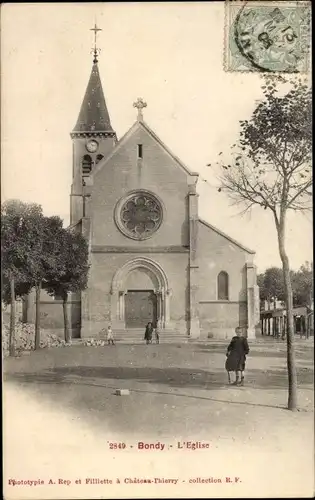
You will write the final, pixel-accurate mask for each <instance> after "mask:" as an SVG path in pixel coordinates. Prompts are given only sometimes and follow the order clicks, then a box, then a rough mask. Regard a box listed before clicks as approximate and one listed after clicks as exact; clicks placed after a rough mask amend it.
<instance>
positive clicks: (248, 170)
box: [219, 76, 312, 410]
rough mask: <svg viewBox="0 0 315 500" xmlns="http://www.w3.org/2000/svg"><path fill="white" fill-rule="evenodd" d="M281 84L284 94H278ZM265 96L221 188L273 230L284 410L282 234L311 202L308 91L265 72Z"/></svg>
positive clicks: (290, 330)
mask: <svg viewBox="0 0 315 500" xmlns="http://www.w3.org/2000/svg"><path fill="white" fill-rule="evenodd" d="M281 84H284V87H282V89H283V90H284V93H282V94H280V90H281ZM262 89H263V93H264V98H263V100H262V101H261V102H260V103H259V104H258V105H257V106H256V109H255V110H254V112H253V115H252V116H251V118H250V119H249V120H245V121H242V122H241V133H240V141H239V144H238V145H235V148H236V149H235V150H234V152H233V160H232V161H231V162H230V163H222V162H221V168H222V174H221V177H220V180H221V186H220V189H219V190H220V191H222V190H223V191H225V192H226V193H227V194H228V195H229V196H230V197H231V199H232V200H234V202H235V203H242V204H243V206H244V207H245V209H244V211H246V210H249V209H250V208H251V207H253V206H259V207H261V208H262V209H264V210H269V211H270V213H271V215H272V217H273V220H274V223H275V228H276V231H277V236H278V247H279V254H280V258H281V262H282V269H283V278H284V290H285V303H286V310H287V366H288V382H289V397H288V408H289V409H290V410H295V409H296V408H297V376H296V366H295V351H294V322H293V294H292V285H291V276H290V264H289V258H288V255H287V251H286V245H285V240H286V238H285V236H286V229H287V214H288V211H290V210H294V211H305V210H309V209H310V206H311V188H312V178H311V177H312V171H311V135H312V132H311V90H310V89H309V87H308V86H307V84H306V83H304V82H303V81H302V80H301V79H300V78H297V79H291V80H285V79H284V78H282V77H277V76H268V78H266V79H265V84H264V85H263V87H262Z"/></svg>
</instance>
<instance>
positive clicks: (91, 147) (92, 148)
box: [86, 140, 98, 153]
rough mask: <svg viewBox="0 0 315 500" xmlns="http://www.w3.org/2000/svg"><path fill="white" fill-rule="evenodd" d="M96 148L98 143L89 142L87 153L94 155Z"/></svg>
mask: <svg viewBox="0 0 315 500" xmlns="http://www.w3.org/2000/svg"><path fill="white" fill-rule="evenodd" d="M97 148H98V142H97V141H94V140H91V141H89V142H88V143H87V145H86V149H87V150H88V151H89V153H95V152H96V151H97Z"/></svg>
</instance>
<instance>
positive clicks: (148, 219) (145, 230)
mask: <svg viewBox="0 0 315 500" xmlns="http://www.w3.org/2000/svg"><path fill="white" fill-rule="evenodd" d="M161 222H162V208H161V205H160V203H159V201H158V200H157V199H156V198H155V197H154V196H152V195H150V194H148V193H139V194H135V195H133V196H131V197H129V198H128V199H127V200H126V201H125V203H124V204H123V205H122V207H121V211H120V223H121V226H122V229H123V230H124V231H123V232H125V233H126V234H127V235H128V236H131V237H132V238H135V239H139V240H141V239H146V238H148V237H149V236H151V234H153V233H154V232H155V231H156V230H157V229H158V228H159V227H160V225H161Z"/></svg>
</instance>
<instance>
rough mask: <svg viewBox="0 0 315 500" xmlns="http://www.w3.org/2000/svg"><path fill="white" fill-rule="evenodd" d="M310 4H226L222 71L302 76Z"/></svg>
mask: <svg viewBox="0 0 315 500" xmlns="http://www.w3.org/2000/svg"><path fill="white" fill-rule="evenodd" d="M310 18H311V5H310V2H300V1H296V2H285V1H278V2H271V1H267V2H266V1H255V0H250V1H236V2H234V1H227V2H226V18H225V69H226V70H227V71H236V72H237V71H255V72H257V71H259V72H285V73H306V72H307V71H308V68H309V58H310V56H309V53H310V44H311V29H310V24H311V23H310Z"/></svg>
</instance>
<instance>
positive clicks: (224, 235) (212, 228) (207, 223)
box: [199, 218, 256, 255]
mask: <svg viewBox="0 0 315 500" xmlns="http://www.w3.org/2000/svg"><path fill="white" fill-rule="evenodd" d="M199 223H200V224H202V225H203V226H204V227H206V228H208V229H209V230H211V231H213V232H214V233H216V234H217V235H219V236H221V237H222V238H223V239H225V240H226V241H227V243H232V245H233V246H236V247H237V248H239V249H241V250H244V252H246V253H248V254H251V255H254V254H255V253H256V252H255V251H254V250H250V249H249V248H247V247H245V246H244V245H242V243H239V242H238V241H236V240H234V239H233V238H231V237H230V236H228V235H227V234H225V233H223V232H222V231H221V230H220V229H218V228H216V227H214V226H212V225H211V224H209V222H206V221H205V220H203V219H200V218H199Z"/></svg>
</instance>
